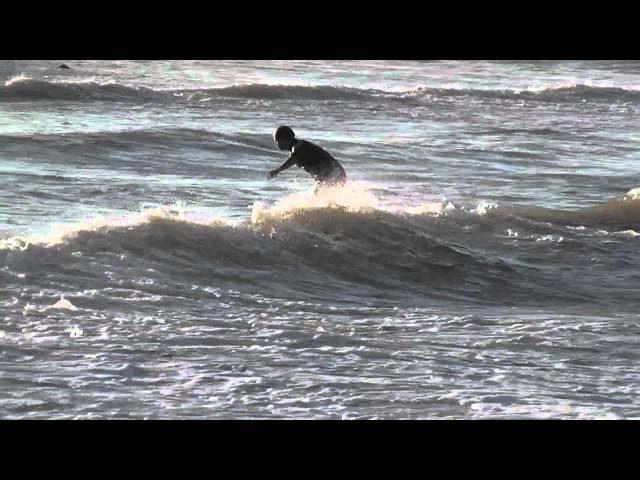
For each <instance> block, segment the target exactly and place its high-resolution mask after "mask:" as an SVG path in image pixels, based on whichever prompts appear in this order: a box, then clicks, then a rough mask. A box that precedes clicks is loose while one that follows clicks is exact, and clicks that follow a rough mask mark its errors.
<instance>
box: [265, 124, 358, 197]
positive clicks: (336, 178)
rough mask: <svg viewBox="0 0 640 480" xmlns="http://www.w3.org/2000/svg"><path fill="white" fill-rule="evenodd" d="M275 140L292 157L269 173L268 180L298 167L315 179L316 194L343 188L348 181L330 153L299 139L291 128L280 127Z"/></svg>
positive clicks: (340, 166) (275, 134) (274, 136)
mask: <svg viewBox="0 0 640 480" xmlns="http://www.w3.org/2000/svg"><path fill="white" fill-rule="evenodd" d="M273 139H274V140H275V142H276V144H277V145H278V148H279V149H280V150H289V151H290V152H291V155H289V158H287V160H286V161H285V162H284V163H283V164H282V165H280V166H279V167H278V168H276V169H274V170H271V171H270V172H269V175H267V180H271V179H272V178H275V177H276V176H277V175H278V174H279V173H280V172H282V171H283V170H286V169H287V168H289V167H291V166H293V165H297V166H298V167H299V168H302V169H303V170H304V171H305V172H307V173H308V174H310V175H311V176H312V177H313V178H314V179H315V181H316V182H317V185H316V190H315V191H316V193H317V192H318V190H319V189H320V188H326V187H336V186H342V185H344V184H345V182H346V181H347V174H346V173H345V171H344V168H342V165H340V163H338V161H337V160H336V159H335V158H333V157H332V156H331V155H330V154H329V152H327V151H326V150H325V149H323V148H321V147H319V146H317V145H315V144H313V143H311V142H309V141H307V140H302V139H297V138H296V136H295V133H293V130H292V129H291V128H289V127H287V126H284V125H283V126H281V127H278V128H277V130H276V131H275V133H274V134H273Z"/></svg>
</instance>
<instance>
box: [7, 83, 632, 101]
mask: <svg viewBox="0 0 640 480" xmlns="http://www.w3.org/2000/svg"><path fill="white" fill-rule="evenodd" d="M450 97H472V98H479V99H501V100H538V101H549V102H577V101H582V100H585V101H609V102H612V101H613V102H637V101H640V91H638V90H630V89H624V88H619V87H598V86H589V85H584V84H576V85H570V86H560V87H549V88H542V89H537V90H516V89H502V90H501V89H497V90H490V89H465V88H459V89H458V88H434V87H425V86H423V87H417V88H414V89H411V90H406V91H400V92H397V91H384V90H376V89H365V88H362V89H361V88H352V87H338V86H329V85H316V86H310V85H309V86H301V85H269V84H246V85H233V86H228V87H220V88H205V89H176V90H154V89H151V88H147V87H141V86H138V87H135V86H126V85H121V84H117V83H98V82H91V81H88V82H48V81H44V80H37V79H31V78H25V77H18V78H14V79H12V80H9V81H7V82H6V83H5V85H3V86H0V101H4V102H7V101H42V100H49V101H55V100H66V101H105V102H108V101H113V102H161V103H164V102H186V103H195V104H203V103H204V104H207V103H211V102H214V103H215V102H218V101H222V100H224V99H234V98H241V99H250V100H288V99H290V100H313V101H328V100H331V101H374V100H375V101H395V102H415V101H418V102H422V101H424V100H427V101H433V100H437V99H446V98H450Z"/></svg>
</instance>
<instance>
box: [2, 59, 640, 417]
mask: <svg viewBox="0 0 640 480" xmlns="http://www.w3.org/2000/svg"><path fill="white" fill-rule="evenodd" d="M60 63H63V61H1V62H0V77H2V78H3V79H4V80H3V83H1V84H0V177H1V178H2V179H3V182H2V184H3V188H2V190H0V319H1V320H0V417H1V418H109V419H111V418H247V419H256V418H344V419H351V418H382V419H402V418H638V417H640V413H639V412H640V405H639V402H638V400H637V399H638V393H639V390H640V374H639V371H638V363H639V362H638V360H639V354H638V353H637V352H638V347H639V346H640V341H639V340H640V326H639V323H638V319H639V318H638V315H637V312H638V310H639V307H640V300H639V299H638V287H639V286H640V273H639V272H640V255H639V254H638V246H639V245H640V244H639V242H640V239H639V237H640V194H639V192H638V191H633V189H634V188H635V187H638V186H640V176H639V174H638V166H639V165H640V163H639V162H638V159H637V157H638V155H639V153H640V136H639V135H638V130H637V125H638V123H639V122H638V120H640V117H639V112H640V110H639V109H640V62H620V61H616V62H613V61H609V62H584V61H581V62H569V61H567V62H470V61H469V62H453V61H452V62H389V61H386V62H383V61H378V62H373V61H367V62H364V61H363V62H347V61H340V62H321V61H296V62H294V61H277V62H266V61H260V62H250V61H167V62H158V61H154V62H149V61H117V62H112V61H82V62H79V61H74V62H70V61H64V63H68V64H69V65H70V66H71V67H72V69H71V70H60V69H57V68H56V67H57V66H58V65H59V64H60ZM280 124H288V125H290V126H292V127H293V128H294V129H295V130H296V133H297V134H298V135H299V136H300V137H302V138H305V139H308V140H311V141H314V142H316V143H318V144H319V145H321V146H322V147H324V148H326V149H327V150H329V151H330V152H331V153H332V154H333V155H334V156H335V157H336V158H338V159H339V160H340V161H341V162H342V163H343V165H344V166H345V169H346V170H347V173H348V176H349V179H350V182H349V184H348V185H347V187H346V188H344V189H341V190H337V191H332V192H326V193H324V194H322V195H320V196H318V197H314V196H313V193H312V191H313V185H312V182H311V179H310V177H308V176H306V174H304V172H302V171H297V169H295V168H294V169H290V170H287V171H286V172H283V173H282V174H281V175H280V176H279V177H278V178H277V179H276V180H275V181H272V182H267V181H266V174H267V172H268V171H269V170H270V169H272V168H275V167H276V166H277V165H279V164H280V163H281V162H282V161H284V159H285V155H284V154H283V153H282V152H279V151H277V150H276V149H275V147H274V145H273V141H272V139H271V134H272V132H273V130H274V128H275V127H276V126H278V125H280Z"/></svg>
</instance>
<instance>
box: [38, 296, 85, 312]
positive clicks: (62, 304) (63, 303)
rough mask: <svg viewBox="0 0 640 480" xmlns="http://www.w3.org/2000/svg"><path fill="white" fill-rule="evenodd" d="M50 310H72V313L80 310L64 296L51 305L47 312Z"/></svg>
mask: <svg viewBox="0 0 640 480" xmlns="http://www.w3.org/2000/svg"><path fill="white" fill-rule="evenodd" d="M50 308H55V309H57V310H72V311H75V310H78V308H77V307H76V306H75V305H73V304H72V303H71V302H70V301H69V300H67V299H65V298H64V296H62V297H61V298H60V300H58V301H57V302H56V303H54V304H53V305H50V306H49V307H47V308H46V309H45V310H48V309H50Z"/></svg>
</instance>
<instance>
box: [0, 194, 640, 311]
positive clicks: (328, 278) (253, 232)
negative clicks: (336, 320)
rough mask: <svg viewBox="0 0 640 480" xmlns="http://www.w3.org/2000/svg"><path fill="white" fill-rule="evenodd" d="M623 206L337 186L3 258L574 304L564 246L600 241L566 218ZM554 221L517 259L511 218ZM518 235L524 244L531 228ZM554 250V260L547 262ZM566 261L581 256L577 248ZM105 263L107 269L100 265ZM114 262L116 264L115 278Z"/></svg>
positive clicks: (153, 221) (53, 265)
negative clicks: (394, 198)
mask: <svg viewBox="0 0 640 480" xmlns="http://www.w3.org/2000/svg"><path fill="white" fill-rule="evenodd" d="M620 209H622V210H623V211H625V212H627V211H631V210H632V211H633V212H635V213H634V215H635V217H634V218H635V219H637V220H640V200H622V201H619V203H610V204H607V205H604V206H601V208H600V210H598V209H594V208H591V209H583V210H581V211H578V212H573V213H567V212H563V211H552V210H546V211H544V212H543V213H544V215H543V214H542V213H541V210H539V209H531V208H529V209H520V210H517V209H512V210H511V211H509V209H506V208H501V207H494V208H488V209H487V208H486V207H485V206H482V208H480V206H479V207H478V208H475V209H464V208H460V207H454V206H452V205H451V204H442V203H425V204H423V205H419V206H414V207H406V206H401V205H397V206H393V205H388V204H384V203H382V202H380V201H379V200H377V199H375V197H373V196H372V195H371V194H370V193H369V192H368V191H366V190H360V191H354V190H351V191H349V190H346V191H345V190H344V189H343V190H340V189H338V190H336V191H332V192H329V193H327V196H326V197H323V196H320V197H314V196H313V195H311V194H310V192H304V193H298V194H292V195H289V196H287V197H285V198H284V199H281V200H280V201H279V202H276V203H275V204H274V205H272V206H270V207H267V206H265V205H263V204H261V203H256V204H255V205H254V207H253V211H252V215H251V218H249V219H245V220H242V221H238V222H231V221H228V220H226V219H224V218H219V217H218V218H216V217H209V216H201V217H197V216H195V215H192V214H189V213H188V212H185V211H184V210H181V209H180V208H177V209H176V208H174V209H173V210H172V211H169V210H168V209H166V208H164V209H162V208H161V209H152V210H149V211H146V212H141V213H136V214H131V215H129V216H126V217H117V218H102V219H98V220H95V221H94V222H90V223H86V222H85V223H83V224H81V225H76V226H68V227H64V228H60V229H59V230H58V231H57V232H54V233H52V234H48V235H44V236H42V237H29V238H20V237H11V238H5V239H4V240H0V264H1V263H3V262H4V264H5V269H9V270H7V271H12V272H23V273H16V275H17V274H22V275H25V274H26V275H29V272H35V271H40V272H42V271H43V269H44V270H46V272H47V275H46V279H47V282H50V281H52V279H53V280H56V279H57V281H59V282H64V283H69V282H80V281H82V279H85V282H84V284H83V285H84V286H83V288H87V287H86V285H87V283H90V284H91V285H92V288H108V287H109V286H113V285H112V283H113V275H116V273H117V272H118V271H120V272H121V274H120V275H121V280H119V283H118V285H120V286H122V285H123V282H125V283H124V284H126V282H127V281H128V280H125V279H126V278H129V277H131V276H132V275H134V276H135V274H134V272H135V271H138V272H139V273H140V275H149V274H148V273H147V272H155V273H154V275H162V276H164V277H165V278H167V279H169V280H167V281H171V282H173V283H175V282H178V283H180V284H183V285H191V284H197V283H204V284H212V285H216V287H217V288H240V287H242V288H244V289H249V290H254V291H256V292H261V294H263V295H271V296H279V297H282V296H288V297H297V298H299V297H300V296H307V297H308V296H323V295H324V296H327V295H332V296H335V295H338V296H340V295H343V296H345V295H346V296H349V297H354V296H358V295H359V292H360V293H361V294H362V297H363V298H365V297H366V298H371V295H372V294H374V293H375V295H377V296H379V297H381V298H382V297H385V298H387V297H389V296H391V297H394V296H395V297H394V298H396V299H397V298H403V297H405V296H413V297H412V298H420V299H423V300H424V299H431V300H434V301H437V300H442V301H451V300H459V301H470V300H473V302H474V303H480V304H482V303H495V302H499V303H501V304H510V303H514V304H522V303H532V302H533V303H536V302H538V303H540V302H542V303H546V302H549V301H557V302H566V303H572V302H576V301H589V295H588V294H587V293H585V291H581V290H580V289H579V288H578V287H577V286H576V285H570V284H568V283H567V284H565V283H566V282H565V283H561V282H560V280H559V278H560V276H561V275H562V273H561V272H563V271H566V267H567V265H564V264H561V263H562V262H560V263H558V258H557V255H558V253H557V251H556V250H554V249H555V248H564V249H569V250H568V251H570V249H571V248H573V246H577V247H576V250H575V251H576V252H580V251H584V250H585V249H587V250H588V249H589V248H591V247H589V245H588V244H587V243H584V242H587V241H589V240H583V237H584V235H583V230H580V229H573V230H568V229H567V228H566V226H565V225H564V224H566V222H568V221H572V222H574V223H581V224H584V223H588V222H587V221H595V222H602V221H603V220H612V219H617V220H620V218H619V216H620V215H623V220H624V221H622V222H619V223H623V224H625V225H626V224H629V223H630V222H629V217H628V216H627V215H626V214H624V213H623V214H621V213H620ZM505 215H506V217H507V218H506V219H505ZM571 215H573V216H571ZM603 215H605V217H606V215H609V217H606V218H605V217H603ZM549 220H553V221H556V222H560V224H562V225H558V226H557V228H556V229H555V230H554V229H553V228H549V227H545V228H543V229H542V230H540V232H539V233H540V234H539V235H538V236H537V237H536V241H535V242H534V241H531V242H530V243H531V244H532V246H531V247H528V248H536V245H538V243H539V242H543V243H545V244H547V245H550V247H548V250H545V249H543V250H540V249H539V248H536V250H535V251H536V255H538V257H537V258H536V259H534V260H535V261H534V260H531V261H529V262H528V263H527V262H524V261H523V260H522V259H520V260H518V259H517V258H516V257H517V255H515V252H514V250H513V248H514V247H513V245H511V243H510V242H512V241H513V240H514V239H513V238H511V237H512V234H511V231H510V230H509V235H506V234H505V231H506V230H507V227H508V226H511V227H513V228H516V227H517V228H519V229H521V228H524V227H523V225H524V226H526V225H527V222H530V223H529V227H530V228H531V231H534V230H535V225H536V224H535V222H539V221H549ZM518 222H520V223H518ZM523 222H524V223H523ZM531 222H533V223H531ZM631 224H632V225H634V226H635V228H629V230H633V231H634V232H635V231H637V230H639V228H638V227H639V226H640V223H635V224H634V223H633V222H631ZM561 230H562V231H561ZM558 232H560V233H558ZM572 232H573V233H572ZM571 235H573V236H574V238H569V237H571ZM562 236H564V237H565V240H564V242H563V241H562V239H563V237H562ZM627 236H628V235H627ZM516 239H517V241H524V235H521V236H520V237H517V238H516ZM537 242H538V243H537ZM581 242H583V243H581ZM572 244H573V246H572ZM558 245H560V247H558ZM525 248H527V247H525ZM593 248H596V247H593ZM597 248H602V247H601V246H597ZM547 251H548V252H549V255H550V258H551V260H550V261H552V263H551V264H550V263H546V264H545V263H544V259H543V257H544V254H545V252H547ZM514 255H515V256H514ZM523 255H524V257H527V256H530V253H526V252H525V253H524V254H523ZM524 257H523V258H524ZM565 261H566V262H569V263H570V262H572V261H573V260H572V257H571V255H570V254H568V255H565ZM537 262H542V263H541V264H540V266H537ZM100 265H102V270H96V267H97V266H100ZM550 265H552V266H550ZM556 268H557V269H556ZM572 268H573V267H572ZM576 268H579V266H578V267H576ZM105 269H106V270H108V271H109V272H111V273H110V275H111V276H110V277H108V278H105V274H104V272H103V270H105ZM554 269H556V270H554ZM114 272H116V273H114ZM554 272H555V273H554ZM558 272H560V273H558ZM0 273H2V272H0ZM2 274H3V275H6V272H5V273H2ZM56 275H59V277H56ZM64 275H67V276H64ZM41 278H45V277H41ZM559 285H560V286H559ZM372 291H373V292H372Z"/></svg>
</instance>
